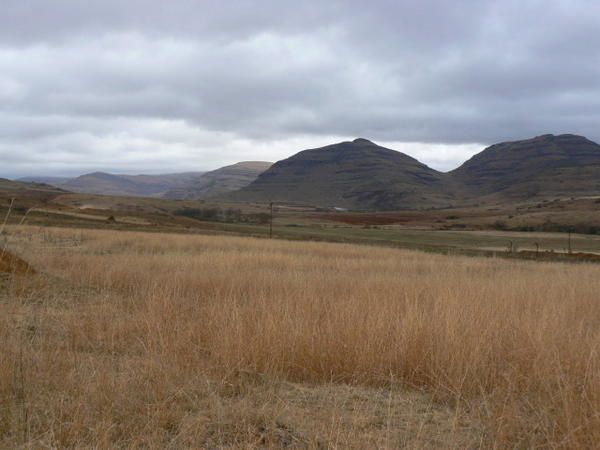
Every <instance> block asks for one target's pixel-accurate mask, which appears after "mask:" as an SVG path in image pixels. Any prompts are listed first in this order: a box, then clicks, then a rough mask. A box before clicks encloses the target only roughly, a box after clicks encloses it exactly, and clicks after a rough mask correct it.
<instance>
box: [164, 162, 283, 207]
mask: <svg viewBox="0 0 600 450" xmlns="http://www.w3.org/2000/svg"><path fill="white" fill-rule="evenodd" d="M272 164H273V163H270V162H265V161H243V162H239V163H237V164H233V165H230V166H225V167H221V168H220V169H217V170H213V171H211V172H206V173H205V174H203V175H201V176H199V177H196V178H195V179H193V180H190V182H189V183H186V184H185V185H182V186H180V187H178V188H174V189H171V190H169V191H168V192H166V193H165V194H164V197H165V198H170V199H187V200H191V199H205V198H209V197H217V196H220V195H223V194H226V193H228V192H231V191H235V190H237V189H241V188H243V187H246V186H248V185H249V184H250V183H252V182H253V181H254V180H256V178H257V177H258V176H259V175H260V174H261V173H263V172H264V171H265V170H267V169H268V168H269V167H271V165H272Z"/></svg>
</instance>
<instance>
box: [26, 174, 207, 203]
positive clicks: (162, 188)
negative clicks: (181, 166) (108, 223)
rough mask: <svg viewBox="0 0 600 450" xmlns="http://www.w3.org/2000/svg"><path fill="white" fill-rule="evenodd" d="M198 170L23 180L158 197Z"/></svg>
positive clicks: (94, 191)
mask: <svg viewBox="0 0 600 450" xmlns="http://www.w3.org/2000/svg"><path fill="white" fill-rule="evenodd" d="M202 174H203V172H185V173H174V174H166V175H115V174H110V173H105V172H94V173H88V174H85V175H81V176H79V177H76V178H58V177H28V178H25V180H31V181H38V182H40V181H41V182H46V183H47V184H52V185H54V186H57V187H60V188H62V189H65V190H68V191H73V192H82V193H86V194H102V195H120V196H134V197H158V196H160V195H162V194H164V193H165V192H167V191H169V190H170V189H175V188H178V187H180V186H183V185H186V184H187V183H190V182H193V181H194V180H195V179H196V178H197V177H199V176H201V175H202ZM22 180H23V179H22Z"/></svg>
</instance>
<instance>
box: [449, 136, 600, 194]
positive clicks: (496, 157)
mask: <svg viewBox="0 0 600 450" xmlns="http://www.w3.org/2000/svg"><path fill="white" fill-rule="evenodd" d="M449 175H450V176H451V177H452V178H453V179H454V180H456V182H458V183H462V184H463V185H464V186H465V187H466V189H467V190H468V191H469V192H470V196H471V197H473V198H488V197H495V198H498V199H533V198H547V197H578V196H585V195H598V194H600V145H598V144H596V143H595V142H592V141H590V140H589V139H586V138H585V137H582V136H576V135H573V134H562V135H558V136H554V135H552V134H546V135H543V136H538V137H535V138H533V139H526V140H521V141H513V142H503V143H501V144H496V145H492V146H491V147H488V148H486V149H485V150H483V151H482V152H481V153H479V154H477V155H475V156H473V157H472V158H471V159H469V160H468V161H467V162H465V163H464V164H463V165H462V166H460V167H459V168H458V169H456V170H454V171H452V172H450V173H449Z"/></svg>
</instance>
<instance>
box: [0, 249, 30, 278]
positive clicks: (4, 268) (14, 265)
mask: <svg viewBox="0 0 600 450" xmlns="http://www.w3.org/2000/svg"><path fill="white" fill-rule="evenodd" d="M0 273H12V274H17V275H25V274H33V273H35V271H34V270H33V268H32V267H31V266H30V265H29V264H28V263H27V261H25V260H23V259H22V258H20V257H18V256H17V255H15V254H13V253H11V252H9V251H8V250H1V251H0Z"/></svg>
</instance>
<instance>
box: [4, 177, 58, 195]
mask: <svg viewBox="0 0 600 450" xmlns="http://www.w3.org/2000/svg"><path fill="white" fill-rule="evenodd" d="M11 191H14V192H17V191H44V192H55V193H59V192H65V191H64V190H62V189H58V188H56V187H55V186H51V185H49V184H46V183H37V182H25V181H19V180H16V181H15V180H7V179H6V178H0V192H3V193H9V192H11Z"/></svg>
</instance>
